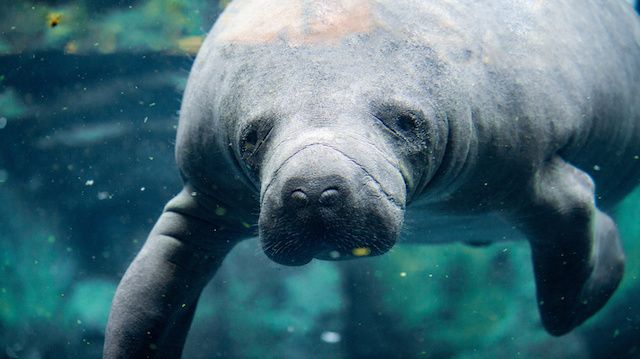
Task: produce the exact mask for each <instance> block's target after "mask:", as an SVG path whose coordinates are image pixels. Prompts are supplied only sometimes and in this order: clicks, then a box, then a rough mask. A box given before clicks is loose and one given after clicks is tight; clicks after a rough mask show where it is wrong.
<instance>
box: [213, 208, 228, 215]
mask: <svg viewBox="0 0 640 359" xmlns="http://www.w3.org/2000/svg"><path fill="white" fill-rule="evenodd" d="M215 213H216V216H221V217H222V216H224V215H225V214H227V210H226V208H224V207H218V208H216V212H215Z"/></svg>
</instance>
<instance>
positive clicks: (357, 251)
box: [351, 247, 371, 257]
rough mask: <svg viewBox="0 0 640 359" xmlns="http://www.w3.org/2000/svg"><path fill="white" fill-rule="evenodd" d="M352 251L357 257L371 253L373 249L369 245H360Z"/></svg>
mask: <svg viewBox="0 0 640 359" xmlns="http://www.w3.org/2000/svg"><path fill="white" fill-rule="evenodd" d="M351 253H352V254H353V255H354V256H356V257H365V256H368V255H369V254H371V249H369V248H367V247H358V248H354V249H352V250H351Z"/></svg>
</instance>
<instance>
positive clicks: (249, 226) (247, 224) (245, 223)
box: [242, 222, 251, 228]
mask: <svg viewBox="0 0 640 359" xmlns="http://www.w3.org/2000/svg"><path fill="white" fill-rule="evenodd" d="M242 226H243V227H244V228H251V225H250V224H249V223H247V222H242Z"/></svg>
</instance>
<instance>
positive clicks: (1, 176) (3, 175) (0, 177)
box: [0, 168, 9, 183]
mask: <svg viewBox="0 0 640 359" xmlns="http://www.w3.org/2000/svg"><path fill="white" fill-rule="evenodd" d="M7 179H9V173H8V172H7V171H5V170H3V169H2V168H0V183H5V182H7Z"/></svg>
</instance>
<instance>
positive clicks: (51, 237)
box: [47, 235, 56, 243]
mask: <svg viewBox="0 0 640 359" xmlns="http://www.w3.org/2000/svg"><path fill="white" fill-rule="evenodd" d="M47 242H49V243H56V236H54V235H50V236H49V237H47Z"/></svg>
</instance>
